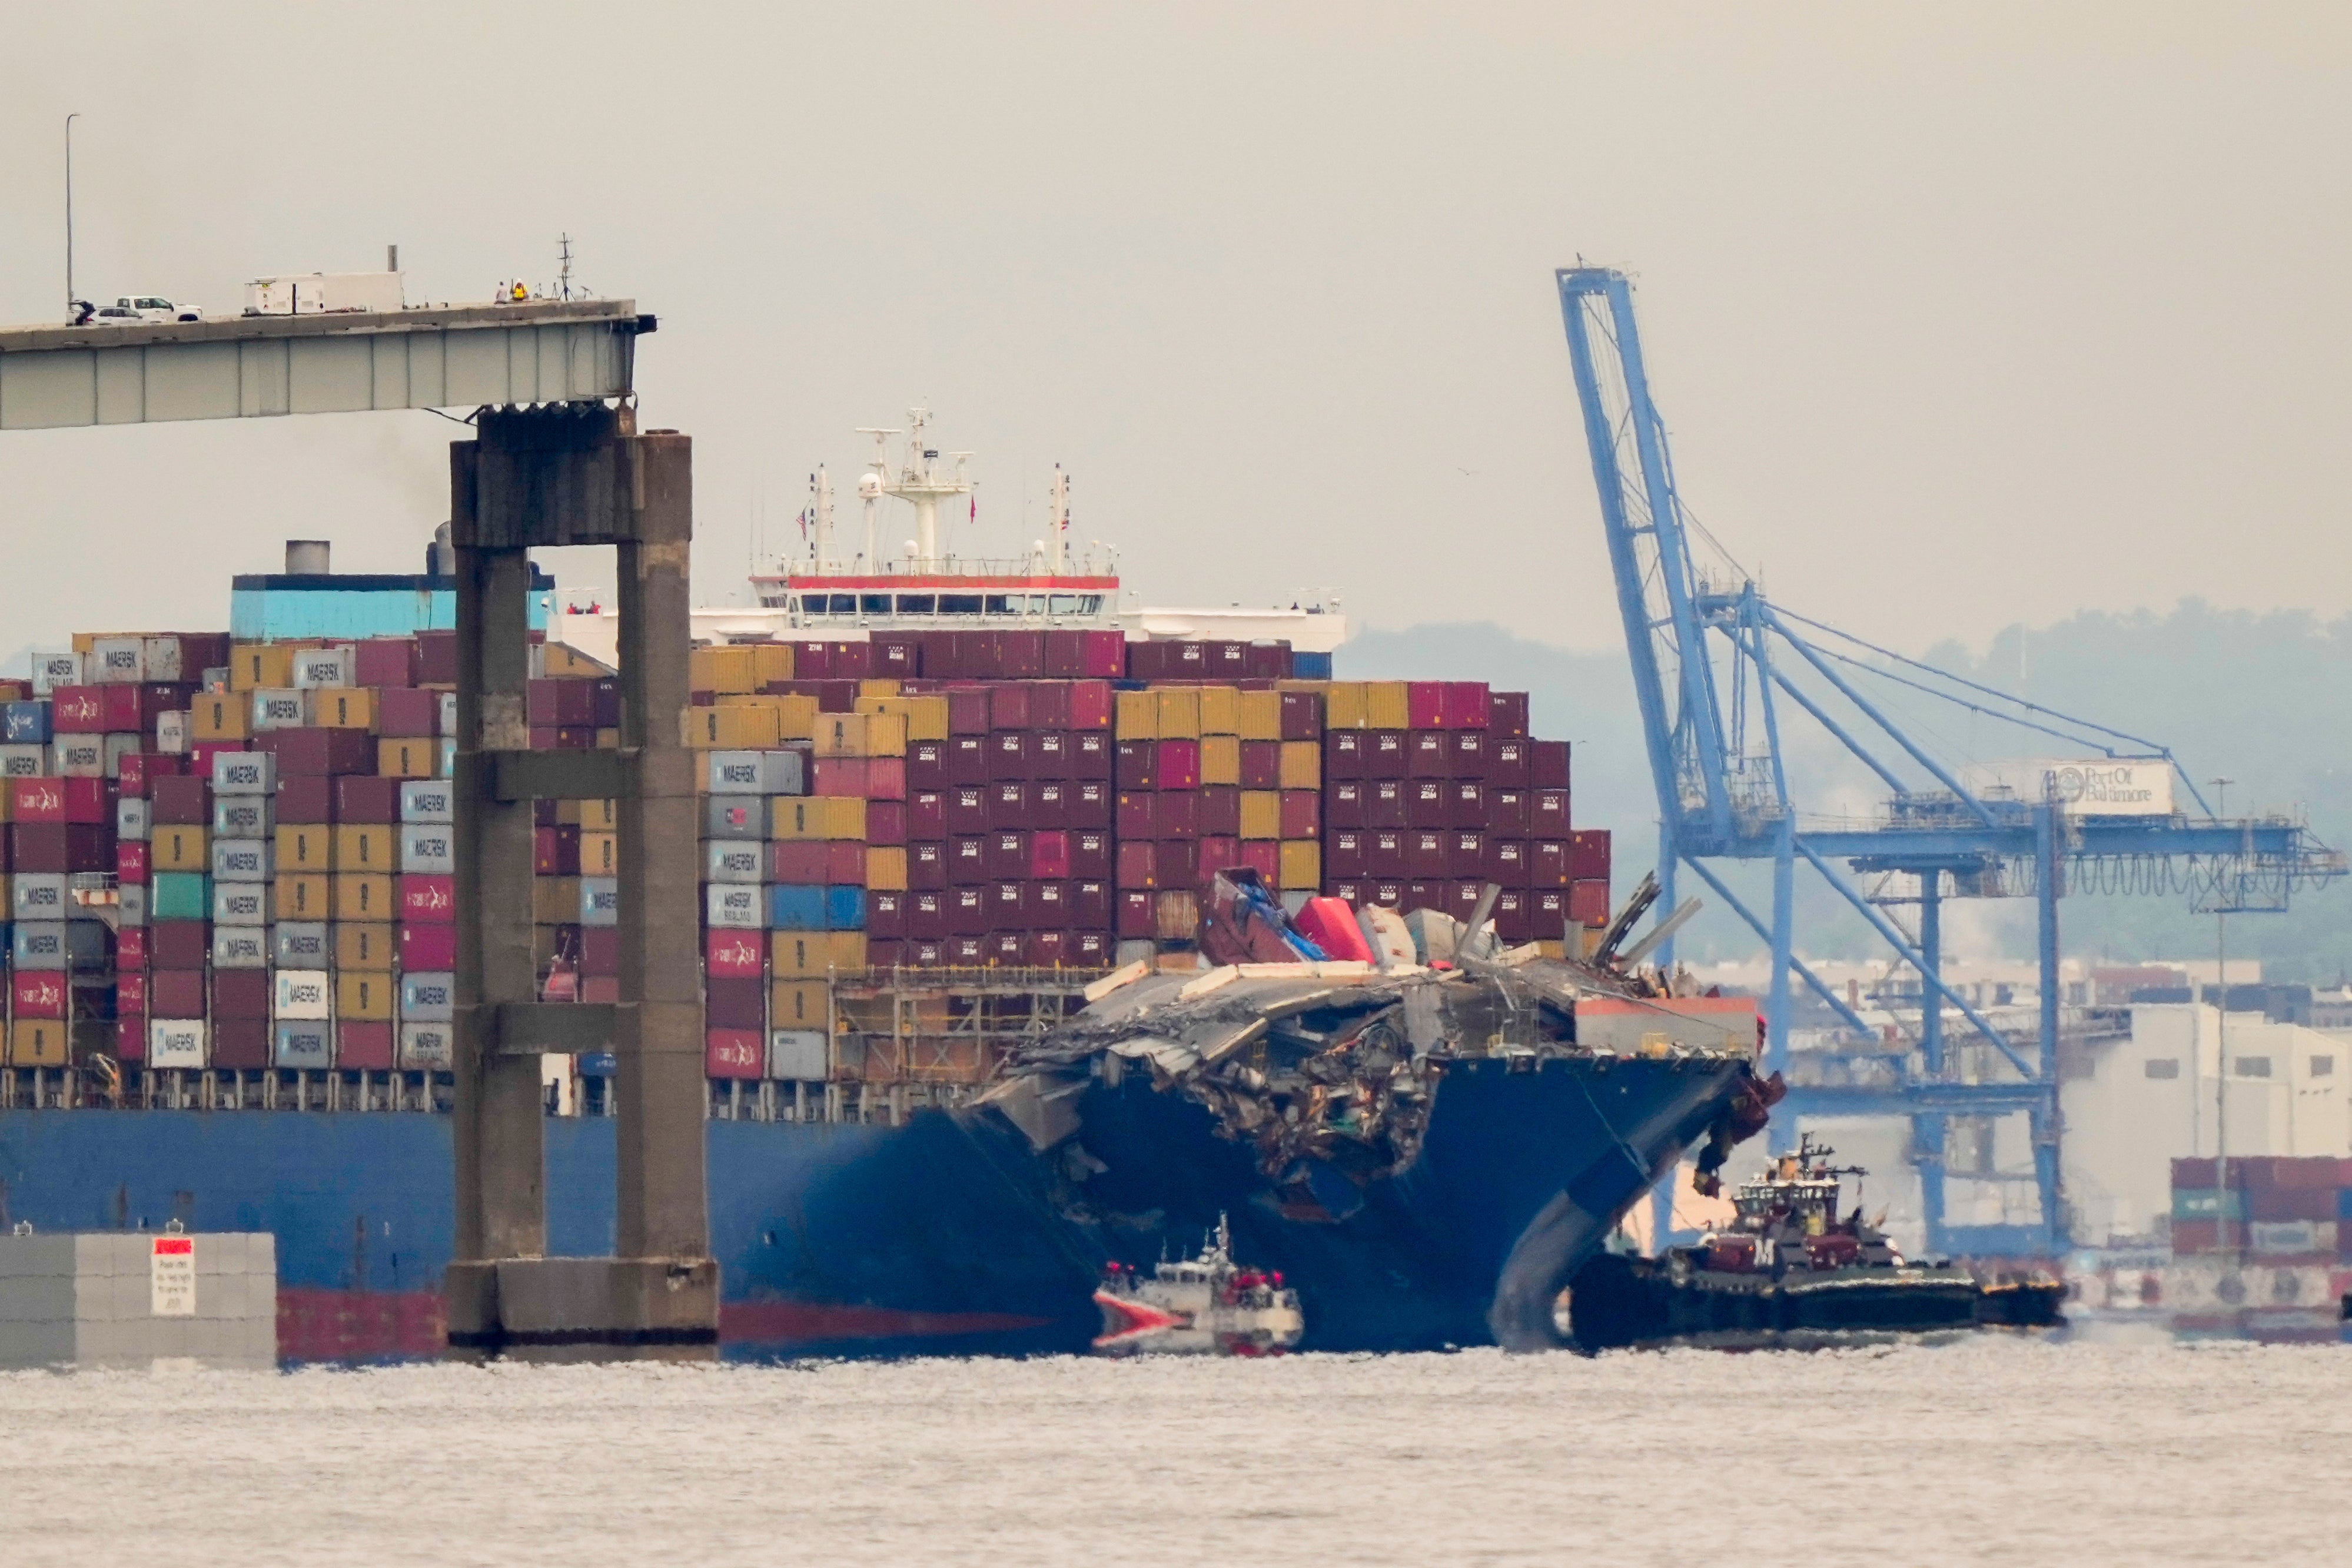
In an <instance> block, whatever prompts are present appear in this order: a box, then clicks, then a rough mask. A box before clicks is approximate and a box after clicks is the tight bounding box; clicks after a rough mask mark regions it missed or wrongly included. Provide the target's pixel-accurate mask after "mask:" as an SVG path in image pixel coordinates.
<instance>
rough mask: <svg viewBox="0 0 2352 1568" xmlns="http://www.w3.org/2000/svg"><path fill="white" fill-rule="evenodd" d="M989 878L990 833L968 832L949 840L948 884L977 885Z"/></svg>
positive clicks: (960, 886)
mask: <svg viewBox="0 0 2352 1568" xmlns="http://www.w3.org/2000/svg"><path fill="white" fill-rule="evenodd" d="M986 880H988V835H986V834H984V833H967V834H963V835H961V836H959V837H955V838H951V839H950V840H948V886H950V887H951V888H962V887H975V886H977V885H979V884H980V883H982V882H985V881H986Z"/></svg>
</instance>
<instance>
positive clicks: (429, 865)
mask: <svg viewBox="0 0 2352 1568" xmlns="http://www.w3.org/2000/svg"><path fill="white" fill-rule="evenodd" d="M400 868H401V869H402V870H403V871H405V872H408V873H409V874H410V875H412V876H421V877H446V876H450V875H452V874H454V873H455V872H456V871H457V830H456V828H455V827H453V826H449V825H446V824H443V823H437V822H428V823H426V824H425V825H424V826H421V827H404V828H403V829H401V833H400Z"/></svg>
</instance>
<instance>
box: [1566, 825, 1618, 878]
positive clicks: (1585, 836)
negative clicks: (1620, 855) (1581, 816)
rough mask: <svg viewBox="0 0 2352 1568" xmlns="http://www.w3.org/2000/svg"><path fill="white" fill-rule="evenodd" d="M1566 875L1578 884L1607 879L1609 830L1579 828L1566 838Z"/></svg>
mask: <svg viewBox="0 0 2352 1568" xmlns="http://www.w3.org/2000/svg"><path fill="white" fill-rule="evenodd" d="M1568 874H1569V877H1570V879H1571V880H1573V881H1578V882H1606V881H1607V880H1608V879H1609V830H1608V829H1607V828H1605V827H1586V828H1580V829H1578V830H1577V831H1576V832H1574V833H1571V834H1570V835H1569V837H1568Z"/></svg>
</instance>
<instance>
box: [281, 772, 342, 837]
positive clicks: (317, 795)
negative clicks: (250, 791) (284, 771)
mask: <svg viewBox="0 0 2352 1568" xmlns="http://www.w3.org/2000/svg"><path fill="white" fill-rule="evenodd" d="M334 820H335V781H334V780H332V779H330V778H322V777H319V776H317V775H315V774H313V775H306V776H303V777H299V778H288V779H279V780H278V822H279V823H280V824H281V825H284V826H306V825H307V826H316V825H318V824H321V823H329V822H332V821H334Z"/></svg>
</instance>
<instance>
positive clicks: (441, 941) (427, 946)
mask: <svg viewBox="0 0 2352 1568" xmlns="http://www.w3.org/2000/svg"><path fill="white" fill-rule="evenodd" d="M400 967H401V968H402V969H404V970H424V969H455V968H457V927H456V926H454V925H410V924H407V923H405V922H404V923H403V924H402V925H401V928H400Z"/></svg>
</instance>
